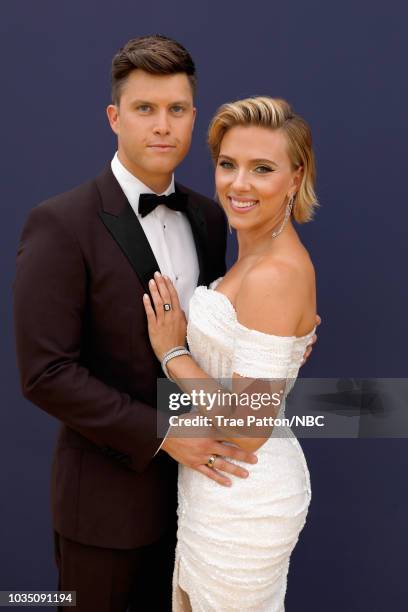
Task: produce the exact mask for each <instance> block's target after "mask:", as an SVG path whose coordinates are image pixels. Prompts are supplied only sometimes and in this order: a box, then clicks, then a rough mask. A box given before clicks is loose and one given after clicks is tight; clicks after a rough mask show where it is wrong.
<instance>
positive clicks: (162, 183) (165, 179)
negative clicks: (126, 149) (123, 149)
mask: <svg viewBox="0 0 408 612" xmlns="http://www.w3.org/2000/svg"><path fill="white" fill-rule="evenodd" d="M118 159H119V161H120V163H121V164H122V166H124V167H125V168H126V170H127V171H128V172H130V173H131V174H133V176H134V177H136V178H137V179H139V181H141V182H142V183H144V184H145V185H146V187H148V188H149V189H151V190H152V191H154V193H157V194H160V193H163V192H164V191H166V189H167V188H168V187H169V186H170V184H171V180H172V177H173V175H172V174H159V175H156V174H154V175H152V174H150V173H146V172H143V171H142V170H141V169H140V168H139V167H137V168H135V167H134V166H133V165H132V164H131V163H130V162H129V160H127V158H124V156H123V155H122V154H121V153H120V152H119V151H118Z"/></svg>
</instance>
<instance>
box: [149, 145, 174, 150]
mask: <svg viewBox="0 0 408 612" xmlns="http://www.w3.org/2000/svg"><path fill="white" fill-rule="evenodd" d="M147 147H148V148H149V149H155V150H158V151H168V150H170V149H175V148H176V147H175V145H171V144H167V143H158V144H150V145H147Z"/></svg>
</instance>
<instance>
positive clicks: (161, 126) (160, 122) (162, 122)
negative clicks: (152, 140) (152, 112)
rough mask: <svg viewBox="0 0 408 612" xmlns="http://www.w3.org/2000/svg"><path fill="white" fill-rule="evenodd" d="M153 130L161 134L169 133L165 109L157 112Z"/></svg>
mask: <svg viewBox="0 0 408 612" xmlns="http://www.w3.org/2000/svg"><path fill="white" fill-rule="evenodd" d="M153 131H154V133H155V134H160V135H161V136H163V135H165V134H169V133H170V123H169V118H168V115H167V112H166V111H163V112H160V113H158V114H157V116H156V123H155V125H154V127H153Z"/></svg>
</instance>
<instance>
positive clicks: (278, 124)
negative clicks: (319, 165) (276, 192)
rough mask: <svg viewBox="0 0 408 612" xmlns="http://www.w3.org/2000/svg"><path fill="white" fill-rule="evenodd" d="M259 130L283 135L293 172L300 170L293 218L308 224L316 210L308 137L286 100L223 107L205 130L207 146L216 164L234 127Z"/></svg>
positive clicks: (260, 99) (251, 101)
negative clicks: (284, 135) (260, 128)
mask: <svg viewBox="0 0 408 612" xmlns="http://www.w3.org/2000/svg"><path fill="white" fill-rule="evenodd" d="M238 125H240V126H251V125H254V126H260V127H265V128H268V129H272V130H282V131H283V132H284V133H285V134H286V139H287V143H288V155H289V159H290V161H291V164H292V166H293V169H294V170H295V169H297V168H299V167H302V168H303V173H302V180H301V184H300V186H299V189H298V192H297V194H296V196H295V201H294V208H293V216H294V218H295V220H296V221H297V222H298V223H305V222H306V221H310V220H311V219H312V217H313V212H314V209H315V208H316V207H317V206H318V203H317V199H316V194H315V190H314V184H315V178H316V164H315V158H314V154H313V150H312V134H311V131H310V128H309V126H308V124H307V123H306V121H305V120H304V119H302V117H300V116H299V115H297V114H296V113H294V112H293V111H292V109H291V107H290V105H289V104H288V102H286V100H282V99H280V98H269V97H268V96H258V97H253V98H246V99H244V100H237V101H236V102H230V103H228V104H223V105H222V106H221V107H220V108H219V109H218V110H217V112H216V114H215V116H214V117H213V119H212V121H211V123H210V127H209V129H208V144H209V147H210V152H211V156H212V158H213V160H214V162H217V159H218V156H219V153H220V148H221V142H222V139H223V138H224V136H225V134H226V133H227V132H228V130H230V129H231V128H232V127H235V126H238Z"/></svg>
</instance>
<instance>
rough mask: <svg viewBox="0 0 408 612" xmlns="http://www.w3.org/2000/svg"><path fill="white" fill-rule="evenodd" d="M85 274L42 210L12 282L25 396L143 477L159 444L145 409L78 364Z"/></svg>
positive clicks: (27, 233)
mask: <svg viewBox="0 0 408 612" xmlns="http://www.w3.org/2000/svg"><path fill="white" fill-rule="evenodd" d="M87 273H88V271H87V269H86V265H85V261H84V259H83V256H82V253H81V250H80V248H79V244H78V243H77V241H76V239H75V237H74V236H73V235H71V234H70V232H69V230H68V229H67V228H66V227H64V225H63V223H62V222H61V221H60V220H59V219H58V217H57V215H56V213H55V211H54V210H53V209H52V208H51V207H50V206H48V205H47V204H45V205H41V206H39V207H37V208H35V209H34V210H33V211H32V212H31V214H30V216H29V218H28V220H27V222H26V224H25V227H24V230H23V234H22V237H21V242H20V246H19V250H18V256H17V273H16V279H15V284H14V321H15V335H16V345H17V357H18V364H19V368H20V375H21V385H22V391H23V394H24V396H25V397H26V398H27V399H28V400H30V401H31V402H33V403H34V404H36V405H38V406H39V407H40V408H42V409H43V410H45V411H46V412H48V413H49V414H51V415H53V416H54V417H56V418H57V419H59V420H61V421H63V422H64V423H65V424H66V425H67V426H68V427H71V428H72V429H74V430H76V431H77V432H79V433H80V434H82V435H83V436H85V437H86V438H88V439H89V440H91V441H92V442H93V443H95V444H96V445H97V446H99V447H100V448H101V450H103V451H104V452H106V453H107V454H110V455H111V456H113V457H115V456H116V458H117V459H119V460H120V461H122V462H123V463H126V464H127V465H128V467H130V468H131V469H133V470H135V471H143V470H144V469H145V468H146V466H147V464H148V463H149V461H150V460H151V459H152V457H153V456H154V454H155V452H156V450H157V448H158V446H159V445H160V443H161V440H160V439H158V437H157V424H156V418H157V419H161V418H164V417H163V416H162V415H161V414H160V413H156V410H155V409H153V408H152V407H151V406H149V405H147V404H145V403H143V402H140V401H137V400H135V399H134V398H131V397H130V396H129V395H128V394H126V393H121V392H119V391H118V390H117V389H115V388H113V387H110V386H108V385H106V384H105V383H104V382H102V381H101V380H99V379H98V378H96V377H95V376H92V374H91V373H90V372H89V370H88V369H87V368H86V367H85V366H84V365H82V364H81V363H80V349H81V346H80V343H81V336H82V327H83V325H84V324H85V316H86V292H87V284H86V283H87V280H86V279H87Z"/></svg>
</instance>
